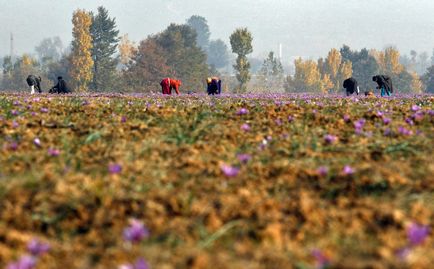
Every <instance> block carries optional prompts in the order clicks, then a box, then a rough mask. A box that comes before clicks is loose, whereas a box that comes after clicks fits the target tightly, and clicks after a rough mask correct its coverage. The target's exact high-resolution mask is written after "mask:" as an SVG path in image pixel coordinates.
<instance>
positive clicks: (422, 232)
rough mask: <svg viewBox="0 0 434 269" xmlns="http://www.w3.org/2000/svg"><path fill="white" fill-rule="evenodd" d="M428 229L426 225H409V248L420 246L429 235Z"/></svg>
mask: <svg viewBox="0 0 434 269" xmlns="http://www.w3.org/2000/svg"><path fill="white" fill-rule="evenodd" d="M429 232H430V230H429V227H428V226H427V225H419V224H417V223H414V222H413V223H411V224H410V226H408V228H407V238H408V241H409V242H410V245H411V246H417V245H420V244H422V243H423V242H424V241H425V239H426V238H427V237H428V235H429Z"/></svg>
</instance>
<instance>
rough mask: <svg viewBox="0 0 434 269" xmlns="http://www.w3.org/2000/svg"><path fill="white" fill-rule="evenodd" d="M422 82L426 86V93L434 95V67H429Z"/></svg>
mask: <svg viewBox="0 0 434 269" xmlns="http://www.w3.org/2000/svg"><path fill="white" fill-rule="evenodd" d="M422 81H423V82H424V84H425V86H426V92H428V93H434V65H432V66H431V67H429V68H428V69H427V71H426V73H425V75H423V77H422Z"/></svg>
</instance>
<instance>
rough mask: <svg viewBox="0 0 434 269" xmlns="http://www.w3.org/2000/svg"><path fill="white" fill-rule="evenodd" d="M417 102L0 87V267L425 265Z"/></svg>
mask: <svg viewBox="0 0 434 269" xmlns="http://www.w3.org/2000/svg"><path fill="white" fill-rule="evenodd" d="M433 104H434V97H433V96H430V95H419V96H396V97H391V98H387V99H386V98H376V97H351V98H343V97H339V96H316V95H302V94H298V95H272V94H268V95H267V94H262V95H261V94H255V95H242V96H241V95H222V96H218V97H208V96H205V95H182V96H176V97H169V96H162V95H140V94H138V95H103V94H98V95H97V94H95V95H71V96H49V95H40V96H30V95H26V94H0V267H1V268H3V267H6V268H8V269H30V268H62V267H64V268H122V269H144V268H165V269H166V268H167V269H170V268H197V269H199V268H301V269H304V268H431V266H432V264H434V252H433V246H434V238H433V236H432V231H433V227H434V196H433V193H434V176H433V175H434V162H433V161H432V156H433V155H432V154H433V145H434V110H433V108H434V106H433Z"/></svg>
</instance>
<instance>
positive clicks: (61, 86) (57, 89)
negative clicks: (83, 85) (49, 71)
mask: <svg viewBox="0 0 434 269" xmlns="http://www.w3.org/2000/svg"><path fill="white" fill-rule="evenodd" d="M70 92H71V91H70V90H69V89H68V86H67V85H66V82H65V80H64V79H63V77H61V76H58V77H57V84H56V85H55V86H54V87H53V88H51V89H50V91H49V93H70Z"/></svg>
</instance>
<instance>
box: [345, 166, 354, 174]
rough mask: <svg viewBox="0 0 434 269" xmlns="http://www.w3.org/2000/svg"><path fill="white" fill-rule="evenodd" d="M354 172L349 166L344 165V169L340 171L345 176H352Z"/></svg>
mask: <svg viewBox="0 0 434 269" xmlns="http://www.w3.org/2000/svg"><path fill="white" fill-rule="evenodd" d="M354 172H355V170H354V169H353V168H352V167H351V166H349V165H345V166H344V169H343V170H342V173H343V174H344V175H347V176H348V175H352V174H354Z"/></svg>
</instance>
